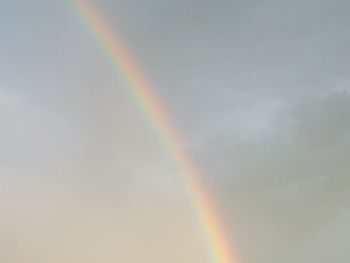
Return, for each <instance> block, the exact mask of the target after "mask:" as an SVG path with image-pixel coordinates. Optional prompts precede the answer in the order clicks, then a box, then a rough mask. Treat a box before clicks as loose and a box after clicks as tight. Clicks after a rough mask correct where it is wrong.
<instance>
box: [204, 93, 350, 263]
mask: <svg viewBox="0 0 350 263" xmlns="http://www.w3.org/2000/svg"><path fill="white" fill-rule="evenodd" d="M349 117H350V95H349V94H348V93H346V92H338V93H331V94H329V95H325V96H319V97H310V98H306V99H303V100H301V101H299V102H298V103H295V104H294V105H291V106H290V107H289V108H288V109H283V110H281V111H278V112H276V113H275V118H273V121H272V123H270V125H272V129H271V130H269V132H268V133H265V134H264V136H262V137H261V136H260V137H259V140H254V139H253V138H250V139H242V138H241V137H237V136H236V135H231V136H228V135H226V136H221V135H218V136H217V138H216V139H212V141H210V142H208V144H206V145H205V146H204V148H205V150H204V149H203V152H205V154H204V153H203V155H204V156H205V157H203V158H204V160H205V162H203V163H206V164H209V165H207V168H208V169H209V171H210V173H209V174H216V175H217V176H216V177H213V178H212V179H211V180H212V181H214V182H215V181H216V183H217V185H218V187H217V188H218V189H219V190H220V193H221V194H219V195H221V196H222V204H223V211H226V212H227V213H228V214H230V216H229V218H230V219H229V220H228V222H230V224H229V227H230V228H232V233H233V235H234V238H236V239H237V243H238V245H240V246H241V248H240V250H238V251H240V252H242V254H243V259H242V260H243V261H245V260H246V261H247V262H281V261H283V262H293V261H294V262H295V261H296V260H297V261H298V262H310V261H316V260H321V261H322V260H324V258H327V259H328V260H340V262H345V261H344V260H345V259H346V258H348V257H349V254H348V253H347V252H346V250H344V249H343V245H342V244H343V242H348V237H347V236H346V235H345V234H344V233H346V232H348V230H349V227H348V224H347V223H345V222H346V220H347V219H348V218H349V216H350V214H349V210H348V209H347V201H346V200H348V199H349V198H350V196H349V189H350V180H349V176H348V174H349V166H348V160H347V159H348V158H347V156H349V154H350V152H349V149H350V147H349V146H350V136H349V134H350V133H349V131H350V124H349V121H348V119H349ZM212 154H213V155H214V156H212ZM224 213H225V212H224ZM232 222H234V223H232ZM330 244H338V245H330ZM322 258H323V259H322Z"/></svg>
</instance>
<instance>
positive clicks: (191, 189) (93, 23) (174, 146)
mask: <svg viewBox="0 0 350 263" xmlns="http://www.w3.org/2000/svg"><path fill="white" fill-rule="evenodd" d="M68 1H69V2H70V6H72V8H73V10H74V12H75V13H76V15H77V16H78V18H79V20H80V23H81V25H82V26H83V27H84V28H85V30H87V31H88V32H89V34H90V35H91V36H92V37H93V39H94V41H95V42H96V43H97V44H98V46H99V47H100V48H101V50H102V51H103V52H104V54H105V55H106V57H107V58H108V59H109V62H110V64H111V65H112V67H113V69H114V71H115V72H116V73H117V74H118V76H120V77H121V78H122V80H123V82H124V83H125V86H126V88H127V90H128V92H129V94H130V96H131V97H132V99H133V100H134V101H135V102H136V104H137V106H138V107H139V110H140V111H141V112H142V114H143V115H144V117H145V118H146V120H147V122H149V123H150V124H151V127H153V129H154V131H155V132H156V134H157V136H158V137H159V139H160V141H161V143H162V145H163V146H164V147H165V149H166V151H167V152H168V153H169V154H170V155H171V158H172V160H173V162H174V165H175V166H176V168H177V170H178V173H179V175H180V176H181V179H182V181H183V184H184V187H185V188H186V191H187V193H188V194H189V196H190V201H191V202H192V206H193V208H194V210H195V213H196V216H197V218H198V222H199V223H200V225H201V229H202V230H203V232H204V235H205V239H206V240H205V241H206V242H207V244H208V248H209V254H210V257H211V262H213V263H235V262H236V260H235V258H234V256H233V253H232V247H231V246H230V243H229V242H228V239H227V237H226V235H225V233H224V232H225V231H224V227H223V223H222V222H221V221H220V219H219V215H218V213H217V211H216V209H215V206H214V205H213V201H212V197H211V196H210V195H209V194H208V191H207V190H206V187H205V186H204V184H203V180H202V179H201V176H200V174H199V172H198V168H197V167H196V166H195V165H194V162H193V161H192V160H191V158H190V156H189V155H188V153H187V152H186V151H184V150H183V147H182V146H181V145H182V143H183V140H182V139H181V138H180V136H179V134H178V133H177V132H176V129H175V127H174V125H173V123H172V121H171V118H170V117H169V115H168V114H167V111H166V110H165V107H164V106H163V105H162V103H161V100H160V99H159V98H158V97H157V96H156V94H155V92H154V90H153V89H152V87H151V86H150V85H149V84H148V82H147V81H146V79H145V77H144V76H143V74H142V72H141V71H140V70H139V68H138V67H137V66H136V63H135V62H134V59H133V58H132V56H131V55H130V53H129V52H128V50H127V48H126V47H125V45H123V43H122V41H121V38H120V37H119V36H118V35H117V34H116V33H115V31H112V30H111V28H110V27H109V26H108V25H107V23H106V22H105V19H104V18H103V16H102V15H101V13H99V12H98V10H97V8H96V7H95V6H94V5H93V3H92V2H91V0H68Z"/></svg>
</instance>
